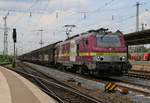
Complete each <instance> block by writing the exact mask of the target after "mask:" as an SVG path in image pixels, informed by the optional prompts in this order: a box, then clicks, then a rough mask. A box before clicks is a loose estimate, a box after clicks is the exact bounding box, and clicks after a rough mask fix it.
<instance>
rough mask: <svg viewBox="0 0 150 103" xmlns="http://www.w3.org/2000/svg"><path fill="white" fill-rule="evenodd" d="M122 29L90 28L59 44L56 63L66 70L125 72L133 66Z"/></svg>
mask: <svg viewBox="0 0 150 103" xmlns="http://www.w3.org/2000/svg"><path fill="white" fill-rule="evenodd" d="M127 55H128V51H127V47H126V45H125V41H124V36H123V34H122V33H121V32H120V31H116V32H114V33H112V32H110V31H108V29H103V28H101V29H98V30H90V31H88V32H86V33H82V34H79V35H76V36H73V37H71V38H68V39H67V40H65V41H63V42H60V43H58V44H56V45H55V64H56V65H57V66H59V67H60V68H63V69H65V70H70V71H73V72H79V73H81V74H84V73H86V74H87V73H88V74H94V75H98V76H122V75H124V74H125V73H127V72H128V71H129V70H130V69H131V64H130V63H129V61H128V58H127Z"/></svg>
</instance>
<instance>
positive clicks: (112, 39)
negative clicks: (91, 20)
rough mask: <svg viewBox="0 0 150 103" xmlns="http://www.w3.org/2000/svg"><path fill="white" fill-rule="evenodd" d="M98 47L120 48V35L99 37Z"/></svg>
mask: <svg viewBox="0 0 150 103" xmlns="http://www.w3.org/2000/svg"><path fill="white" fill-rule="evenodd" d="M97 46H98V47H106V48H109V47H113V48H115V47H120V46H121V42H120V38H119V36H118V35H97Z"/></svg>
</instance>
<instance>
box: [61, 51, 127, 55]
mask: <svg viewBox="0 0 150 103" xmlns="http://www.w3.org/2000/svg"><path fill="white" fill-rule="evenodd" d="M61 56H77V54H76V53H75V52H70V53H62V54H61ZM79 56H126V53H117V52H116V53H100V52H80V53H79Z"/></svg>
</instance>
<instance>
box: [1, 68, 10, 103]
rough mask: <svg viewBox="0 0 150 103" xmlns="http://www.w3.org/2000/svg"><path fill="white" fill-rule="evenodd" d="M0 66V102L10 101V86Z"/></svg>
mask: <svg viewBox="0 0 150 103" xmlns="http://www.w3.org/2000/svg"><path fill="white" fill-rule="evenodd" d="M1 68H2V67H1V66H0V92H1V93H0V103H12V98H11V93H10V88H9V85H8V82H7V79H6V77H5V76H4V75H3V73H2V72H1Z"/></svg>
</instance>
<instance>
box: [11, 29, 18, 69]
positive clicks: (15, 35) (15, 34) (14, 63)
mask: <svg viewBox="0 0 150 103" xmlns="http://www.w3.org/2000/svg"><path fill="white" fill-rule="evenodd" d="M12 37H13V41H14V59H13V63H12V67H13V68H15V67H16V42H17V32H16V28H14V29H13V36H12Z"/></svg>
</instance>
